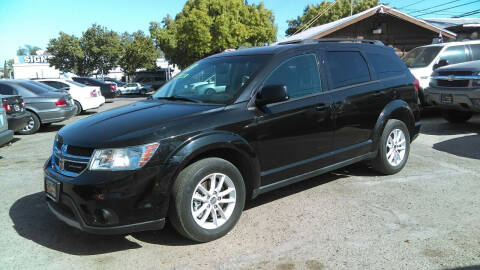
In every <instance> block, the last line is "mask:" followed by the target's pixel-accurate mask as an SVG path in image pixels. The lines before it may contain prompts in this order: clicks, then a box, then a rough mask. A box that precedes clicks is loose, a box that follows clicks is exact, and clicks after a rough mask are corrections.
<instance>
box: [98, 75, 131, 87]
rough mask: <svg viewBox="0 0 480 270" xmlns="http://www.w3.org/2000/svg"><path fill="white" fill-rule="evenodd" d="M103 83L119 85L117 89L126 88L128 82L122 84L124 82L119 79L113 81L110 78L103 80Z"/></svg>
mask: <svg viewBox="0 0 480 270" xmlns="http://www.w3.org/2000/svg"><path fill="white" fill-rule="evenodd" d="M103 81H104V82H107V83H115V84H116V85H117V87H120V86H124V85H125V84H126V82H122V81H119V80H117V79H113V78H110V77H105V78H103Z"/></svg>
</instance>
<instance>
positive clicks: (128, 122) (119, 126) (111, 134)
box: [58, 100, 223, 149]
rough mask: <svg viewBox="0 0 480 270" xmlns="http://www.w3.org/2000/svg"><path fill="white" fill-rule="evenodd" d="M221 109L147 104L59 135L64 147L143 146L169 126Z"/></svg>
mask: <svg viewBox="0 0 480 270" xmlns="http://www.w3.org/2000/svg"><path fill="white" fill-rule="evenodd" d="M220 108H223V106H220V105H203V104H193V103H176V102H167V101H158V100H145V101H140V102H137V103H133V104H130V105H127V106H123V107H119V108H116V109H112V110H109V111H106V112H102V113H98V114H95V115H93V116H90V117H87V118H84V119H82V120H79V121H77V122H75V123H73V124H70V125H68V126H65V127H63V128H62V129H61V130H60V131H59V132H58V134H59V136H60V137H61V138H62V140H63V143H65V144H68V145H74V146H80V147H90V148H97V149H98V148H111V147H125V146H131V145H140V144H146V143H150V142H153V141H158V140H161V139H162V138H164V137H165V136H166V135H165V134H166V133H167V132H166V129H167V128H168V126H169V123H174V122H175V121H177V120H180V119H181V118H184V117H191V116H194V115H197V114H199V113H203V112H206V111H209V110H214V109H220Z"/></svg>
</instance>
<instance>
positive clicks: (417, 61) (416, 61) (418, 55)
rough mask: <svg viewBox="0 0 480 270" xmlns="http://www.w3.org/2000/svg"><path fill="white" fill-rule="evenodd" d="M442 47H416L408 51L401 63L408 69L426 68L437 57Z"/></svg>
mask: <svg viewBox="0 0 480 270" xmlns="http://www.w3.org/2000/svg"><path fill="white" fill-rule="evenodd" d="M442 48H443V47H442V46H429V47H417V48H415V49H413V50H411V51H409V52H408V53H407V54H406V55H405V56H404V57H403V61H404V62H405V64H407V66H408V67H410V68H419V67H426V66H428V65H430V63H431V62H432V61H433V59H435V57H437V55H438V53H439V52H440V50H442Z"/></svg>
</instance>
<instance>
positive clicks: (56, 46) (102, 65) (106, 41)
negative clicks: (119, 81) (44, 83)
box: [47, 24, 123, 76]
mask: <svg viewBox="0 0 480 270" xmlns="http://www.w3.org/2000/svg"><path fill="white" fill-rule="evenodd" d="M47 50H48V51H49V52H50V53H51V54H52V55H53V56H54V57H53V58H52V59H50V61H49V62H50V65H51V66H55V67H56V68H58V69H59V70H61V71H64V72H74V73H75V74H77V75H80V76H89V75H91V74H92V73H93V72H94V71H95V70H98V71H99V72H103V73H104V74H106V73H108V72H109V71H110V70H111V69H112V68H114V67H115V66H117V65H118V62H119V60H120V57H121V55H122V52H123V48H122V44H121V42H120V36H119V35H118V34H117V33H116V32H114V31H110V30H108V29H106V28H104V27H101V26H99V25H96V24H94V25H92V26H91V27H90V28H88V29H87V31H85V32H84V33H83V34H82V37H81V38H77V37H75V36H73V35H68V34H65V33H63V32H60V35H59V37H58V38H54V39H51V40H50V43H49V44H48V48H47Z"/></svg>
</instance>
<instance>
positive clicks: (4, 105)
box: [2, 101, 12, 112]
mask: <svg viewBox="0 0 480 270" xmlns="http://www.w3.org/2000/svg"><path fill="white" fill-rule="evenodd" d="M2 106H3V108H4V109H5V111H6V112H10V111H11V110H12V106H10V104H8V103H7V102H6V101H4V102H2Z"/></svg>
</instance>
